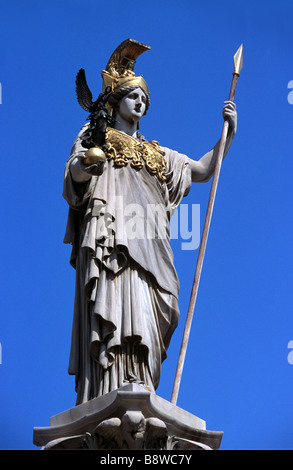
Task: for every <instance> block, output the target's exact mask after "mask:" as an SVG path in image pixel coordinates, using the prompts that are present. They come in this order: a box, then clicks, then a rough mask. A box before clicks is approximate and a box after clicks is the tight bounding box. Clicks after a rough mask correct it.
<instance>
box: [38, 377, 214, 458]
mask: <svg viewBox="0 0 293 470" xmlns="http://www.w3.org/2000/svg"><path fill="white" fill-rule="evenodd" d="M222 435H223V433H222V432H217V431H207V430H206V424H205V421H203V420H202V419H200V418H198V417H196V416H194V415H192V414H190V413H188V412H187V411H184V410H183V409H181V408H179V407H177V406H175V405H172V404H171V403H170V402H168V401H166V400H164V399H163V398H161V397H159V396H158V395H156V394H155V393H152V392H149V391H148V390H146V389H145V388H144V387H142V386H141V385H138V384H129V385H126V386H124V387H121V388H120V389H118V390H115V391H114V392H110V393H108V394H106V395H103V396H101V397H98V398H95V399H93V400H90V401H88V402H87V403H83V404H81V405H78V406H76V407H74V408H71V409H69V410H67V411H64V412H63V413H60V414H58V415H56V416H53V417H52V418H51V419H50V425H49V426H48V427H36V428H34V444H35V445H36V446H40V447H42V448H43V449H44V450H50V449H54V450H57V449H84V450H87V449H93V450H151V449H157V450H184V449H198V450H213V449H218V448H219V447H220V444H221V439H222Z"/></svg>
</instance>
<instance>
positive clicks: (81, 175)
mask: <svg viewBox="0 0 293 470" xmlns="http://www.w3.org/2000/svg"><path fill="white" fill-rule="evenodd" d="M86 129H87V125H85V126H83V127H82V129H81V131H80V132H79V134H78V136H77V137H76V139H75V142H74V144H73V147H72V149H71V155H70V160H71V162H70V167H69V169H70V173H71V176H72V179H73V181H75V182H76V183H86V182H87V181H89V180H90V179H91V177H92V175H91V174H89V173H88V172H87V171H86V167H85V165H83V163H82V161H83V159H84V156H85V152H86V149H85V148H84V147H83V146H82V145H81V142H82V135H83V133H84V132H85V130H86Z"/></svg>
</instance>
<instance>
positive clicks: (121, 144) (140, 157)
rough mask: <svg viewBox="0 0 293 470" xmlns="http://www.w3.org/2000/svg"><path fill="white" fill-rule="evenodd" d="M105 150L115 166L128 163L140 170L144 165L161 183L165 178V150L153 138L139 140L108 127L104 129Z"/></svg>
mask: <svg viewBox="0 0 293 470" xmlns="http://www.w3.org/2000/svg"><path fill="white" fill-rule="evenodd" d="M106 145H107V150H106V151H105V154H106V157H107V159H108V160H113V161H114V164H115V165H116V166H118V167H119V166H121V167H122V166H126V165H128V164H130V165H131V166H132V167H133V168H135V169H137V170H141V169H142V168H143V167H144V166H145V167H146V168H147V170H148V171H149V172H150V173H151V174H153V175H156V176H157V177H158V179H159V180H160V182H161V183H164V182H165V180H166V160H165V158H164V156H165V152H164V151H163V150H162V149H161V147H160V144H159V143H158V142H156V141H154V140H151V141H149V142H148V141H146V140H142V141H139V140H137V139H135V138H134V137H131V136H129V135H127V134H124V132H120V131H118V130H116V129H113V128H111V127H108V129H107V130H106Z"/></svg>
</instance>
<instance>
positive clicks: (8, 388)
mask: <svg viewBox="0 0 293 470" xmlns="http://www.w3.org/2000/svg"><path fill="white" fill-rule="evenodd" d="M0 3H1V18H0V24H1V27H0V44H1V47H0V82H1V85H2V103H1V105H0V120H1V134H0V135H1V139H0V152H1V173H0V178H1V184H0V191H1V200H2V204H1V209H0V210H1V222H2V230H1V234H0V237H1V286H2V289H1V300H0V305H1V317H0V343H1V364H0V383H1V386H0V416H1V420H0V421H1V424H0V449H36V447H35V446H34V445H33V443H32V435H33V427H34V426H47V425H48V424H49V418H50V416H52V415H54V414H57V413H59V412H62V411H64V410H66V409H68V408H71V407H72V406H74V404H75V392H74V378H73V377H70V376H68V375H67V366H68V357H69V348H70V337H71V322H72V310H73V295H74V271H73V269H72V268H71V267H70V265H69V256H70V247H69V246H67V245H64V244H63V243H62V242H63V235H64V230H65V224H66V218H67V205H66V202H65V201H64V200H63V199H62V184H63V172H64V165H65V162H66V160H67V158H68V156H69V152H70V148H71V145H72V143H73V141H74V138H75V136H76V134H77V132H78V131H79V129H80V127H81V126H82V125H83V123H84V121H85V119H86V117H87V116H86V113H85V112H84V111H83V110H82V109H81V108H80V107H79V105H78V103H77V101H76V97H75V75H76V73H77V71H78V70H79V68H80V67H83V68H85V70H86V74H87V78H88V83H89V85H90V88H91V90H92V92H93V95H94V96H97V94H98V93H99V92H100V90H101V77H100V71H101V70H102V69H103V68H104V67H105V65H106V63H107V61H108V59H109V57H110V54H111V53H112V52H113V50H114V49H115V47H116V46H117V45H118V44H120V42H122V41H123V40H124V39H126V38H128V37H131V38H133V39H136V40H138V41H141V42H144V43H146V44H149V45H150V46H151V51H148V52H146V53H145V54H143V55H142V56H141V57H140V58H139V59H138V61H137V64H136V72H137V73H142V74H143V75H144V78H145V79H146V81H147V83H148V85H149V88H150V91H151V106H150V109H149V111H148V114H147V116H146V117H145V118H144V120H143V121H142V122H141V132H142V134H143V135H145V137H146V138H147V139H149V140H151V139H155V140H158V141H159V142H160V143H161V144H162V145H164V146H167V147H169V148H172V149H176V150H178V151H180V152H182V153H185V154H187V155H188V156H189V157H192V158H195V159H199V158H200V157H201V156H202V155H203V154H204V153H205V152H206V151H208V150H209V149H210V148H211V147H213V145H214V144H215V143H216V142H217V140H218V139H219V137H220V133H221V129H222V117H221V112H222V106H223V102H224V100H226V99H227V97H228V94H229V88H230V83H231V79H232V72H233V55H234V54H235V52H236V50H237V49H238V47H239V46H240V44H241V43H243V45H244V68H243V71H242V73H241V76H240V78H239V82H238V87H237V91H236V97H235V101H236V104H237V109H238V116H239V124H238V126H239V127H238V133H237V136H236V138H235V140H234V142H233V145H232V147H231V150H230V152H229V155H228V156H227V159H226V160H225V162H224V164H223V167H222V172H221V177H220V182H219V187H218V192H217V197H216V203H215V208H214V214H213V218H212V224H211V230H210V235H209V239H208V244H207V251H206V256H205V260H204V266H203V271H202V277H201V281H200V287H199V293H198V299H197V304H196V308H195V314H194V319H193V323H192V330H191V336H190V342H189V345H188V350H187V356H186V362H185V367H184V371H183V376H182V382H181V387H180V392H179V398H178V402H177V404H178V406H180V407H182V408H183V409H185V410H187V411H189V412H191V413H193V414H195V415H197V416H199V417H200V418H202V419H204V420H206V423H207V429H210V430H218V431H224V437H223V441H222V446H221V448H222V449H293V425H292V422H293V400H292V389H293V365H292V364H290V362H292V361H290V360H289V359H290V356H289V353H290V351H291V349H289V348H288V344H289V342H290V341H291V340H293V315H292V304H293V290H292V279H293V276H292V274H293V272H292V271H293V268H292V265H293V263H292V262H293V255H292V209H293V207H292V206H293V202H292V170H293V159H292V148H293V132H292V126H293V105H292V104H290V99H289V100H288V95H289V92H290V88H288V83H289V82H290V81H291V80H293V68H292V64H293V48H292V44H293V30H292V14H293V6H292V2H289V1H283V0H280V1H278V2H265V1H258V0H256V1H253V2H252V1H250V0H248V1H246V2H245V3H243V2H238V1H230V0H224V1H222V2H216V1H209V0H207V1H206V2H198V1H194V0H190V1H188V0H181V1H180V2H178V1H174V0H171V1H170V0H169V1H164V0H156V1H153V0H150V1H148V2H147V3H141V4H138V3H137V2H134V1H130V0H125V1H124V2H123V4H122V3H121V2H118V1H117V0H112V1H111V3H110V4H109V5H107V3H106V2H100V1H93V0H83V1H80V0H72V1H69V0H61V1H56V0H51V1H50V2H45V1H32V0H28V1H27V2H21V1H16V0H12V1H11V2H9V3H7V2H3V1H1V2H0ZM292 88H293V87H292ZM209 190H210V183H207V184H196V185H193V187H192V189H191V191H190V193H189V196H188V197H187V198H186V199H185V200H184V201H183V202H184V203H185V204H188V207H189V209H190V211H191V207H192V204H200V216H201V228H202V225H203V222H204V217H205V210H206V205H207V201H208V196H209ZM172 246H173V250H174V255H175V265H176V268H177V272H178V275H179V278H180V283H181V290H180V309H181V318H180V324H179V327H178V329H177V330H176V333H175V334H174V336H173V339H172V343H171V346H170V348H169V354H168V359H167V360H166V361H165V363H164V364H163V368H162V377H161V383H160V385H159V388H158V390H157V393H158V394H159V395H160V396H161V397H163V398H165V399H167V400H169V399H170V397H171V392H172V386H173V380H174V375H175V369H176V363H177V359H178V354H179V348H180V343H181V338H182V332H183V327H184V322H185V317H186V312H187V308H188V302H189V296H190V291H191V286H192V281H193V275H194V270H195V266H196V259H197V254H198V251H197V250H195V251H190V250H182V240H180V239H178V240H173V242H172Z"/></svg>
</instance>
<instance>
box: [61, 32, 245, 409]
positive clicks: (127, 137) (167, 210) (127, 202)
mask: <svg viewBox="0 0 293 470" xmlns="http://www.w3.org/2000/svg"><path fill="white" fill-rule="evenodd" d="M148 49H149V47H148V46H145V45H143V44H141V43H138V42H137V41H134V40H131V39H128V40H126V41H124V42H123V43H121V44H120V46H119V47H118V48H117V49H116V50H115V51H114V53H113V54H112V56H111V58H110V60H109V62H108V64H107V67H106V69H105V70H103V71H102V78H103V91H102V93H101V94H100V95H99V97H98V99H97V100H96V101H95V102H93V100H92V95H91V92H90V91H89V88H88V86H87V83H86V79H85V74H84V71H83V69H81V70H80V72H79V73H78V75H77V88H76V90H77V97H78V101H79V103H80V104H81V106H82V107H83V108H84V109H85V110H87V111H89V112H90V115H89V118H88V121H89V122H87V123H86V124H85V125H84V126H83V127H82V129H81V130H80V132H79V134H78V135H77V138H76V140H75V142H74V145H73V148H72V151H71V155H70V158H69V160H68V161H67V163H66V168H65V178H64V192H63V195H64V198H65V199H66V201H67V202H68V204H69V215H68V222H67V228H66V234H65V239H64V242H65V243H70V244H72V253H71V264H72V266H73V267H74V268H75V270H76V290H75V301H74V317H73V326H72V342H71V351H70V359H69V373H70V374H73V375H75V377H76V392H77V401H76V404H81V403H84V402H87V401H89V400H91V399H93V398H95V397H99V396H101V395H104V394H106V393H108V392H111V391H114V390H116V389H118V388H119V387H122V386H124V385H125V384H129V383H134V384H135V383H136V384H141V385H143V386H144V387H146V388H147V389H148V390H150V391H155V390H156V388H157V386H158V384H159V379H160V370H161V364H162V362H163V361H164V359H165V358H166V351H167V349H168V346H169V343H170V340H171V337H172V334H173V332H174V330H175V328H176V326H177V323H178V318H179V309H178V293H179V282H178V277H177V274H176V271H175V268H174V262H173V253H172V250H171V247H170V228H169V221H170V218H171V216H172V214H173V213H174V211H175V210H176V208H177V207H178V205H179V204H180V202H181V200H182V198H183V197H185V196H187V194H188V192H189V189H190V187H191V184H192V182H205V181H209V179H210V178H211V177H212V176H213V171H214V166H215V159H216V154H217V149H218V144H216V145H215V146H214V147H213V148H212V150H210V151H209V152H207V153H206V154H205V155H204V156H203V157H202V158H201V159H200V160H198V161H197V160H193V159H192V158H189V157H187V156H186V155H183V154H181V153H179V152H177V151H174V150H171V149H169V148H166V147H162V146H161V145H160V144H159V143H158V142H157V141H153V140H152V141H147V140H146V139H145V138H144V137H142V136H141V135H140V133H139V132H138V128H139V123H140V121H141V118H142V117H143V116H144V115H145V114H146V112H147V111H148V108H149V105H150V98H149V96H150V93H149V89H148V86H147V84H146V82H145V80H144V78H143V76H141V75H140V76H136V75H135V73H134V65H135V61H136V59H137V57H138V56H139V55H140V54H141V53H142V52H144V51H146V50H148ZM223 116H224V118H225V119H227V120H228V121H229V132H228V138H227V143H226V147H225V153H224V154H225V155H226V153H227V151H228V149H229V147H230V145H231V142H232V140H233V138H234V136H235V133H236V127H237V113H236V107H235V104H234V103H233V102H232V101H228V102H225V105H224V108H223Z"/></svg>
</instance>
